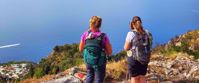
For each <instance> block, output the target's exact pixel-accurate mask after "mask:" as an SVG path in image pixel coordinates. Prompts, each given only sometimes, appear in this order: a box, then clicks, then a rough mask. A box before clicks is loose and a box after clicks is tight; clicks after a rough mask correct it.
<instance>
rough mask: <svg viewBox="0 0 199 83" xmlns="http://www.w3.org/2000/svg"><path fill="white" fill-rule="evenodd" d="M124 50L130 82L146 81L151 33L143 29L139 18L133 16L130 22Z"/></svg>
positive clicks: (144, 82)
mask: <svg viewBox="0 0 199 83" xmlns="http://www.w3.org/2000/svg"><path fill="white" fill-rule="evenodd" d="M130 27H131V31H129V32H128V34H127V37H126V41H125V45H124V50H125V51H127V56H128V57H127V62H128V71H129V73H130V77H131V83H146V78H145V75H146V72H147V66H148V62H149V58H150V53H151V45H152V35H151V33H149V31H147V30H144V29H143V26H142V21H141V18H140V17H138V16H134V17H133V19H132V21H131V23H130Z"/></svg>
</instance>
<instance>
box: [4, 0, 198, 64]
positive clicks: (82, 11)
mask: <svg viewBox="0 0 199 83" xmlns="http://www.w3.org/2000/svg"><path fill="white" fill-rule="evenodd" d="M198 4H199V0H164V1H163V0H161V1H160V0H125V1H124V0H92V1H91V0H84V1H82V0H0V47H2V46H7V47H6V48H0V63H1V62H7V61H10V60H17V61H19V60H30V61H34V62H38V61H39V60H40V59H41V58H43V57H46V56H48V54H50V52H51V51H52V49H53V47H54V46H55V45H63V44H66V43H79V40H80V36H81V34H82V33H83V32H84V31H86V30H87V28H88V24H89V23H88V21H89V19H90V17H91V16H93V15H99V16H101V17H102V19H103V24H102V28H101V29H102V31H103V32H106V33H107V35H108V36H109V38H110V41H111V43H112V46H113V51H114V53H117V52H119V51H121V50H122V49H123V44H124V41H125V37H126V34H127V32H128V31H129V30H130V29H129V22H130V20H131V19H132V17H133V16H135V15H138V16H140V17H141V18H142V20H143V26H144V27H145V28H146V29H148V30H149V31H151V32H152V34H153V37H154V41H153V42H154V44H156V43H166V42H167V41H168V40H170V39H171V38H172V37H174V36H175V35H179V34H183V33H185V32H186V31H188V30H194V29H199V23H198V22H199V6H198ZM10 45H11V46H10Z"/></svg>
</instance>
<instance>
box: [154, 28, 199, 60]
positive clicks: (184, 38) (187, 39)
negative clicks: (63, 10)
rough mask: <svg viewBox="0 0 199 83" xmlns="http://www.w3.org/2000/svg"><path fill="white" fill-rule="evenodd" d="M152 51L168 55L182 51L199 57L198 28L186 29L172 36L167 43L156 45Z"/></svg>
mask: <svg viewBox="0 0 199 83" xmlns="http://www.w3.org/2000/svg"><path fill="white" fill-rule="evenodd" d="M153 52H155V53H162V54H165V55H170V54H173V53H176V52H183V53H187V54H189V55H192V56H194V58H196V59H197V58H199V30H193V31H188V32H187V33H185V34H182V35H179V36H176V37H174V38H172V39H171V40H170V41H169V42H168V43H167V44H164V45H158V46H157V47H156V48H154V50H153Z"/></svg>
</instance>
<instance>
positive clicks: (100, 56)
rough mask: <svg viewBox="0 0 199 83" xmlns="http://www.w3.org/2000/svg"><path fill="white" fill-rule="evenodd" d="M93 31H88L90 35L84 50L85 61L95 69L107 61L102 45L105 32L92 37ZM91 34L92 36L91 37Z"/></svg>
mask: <svg viewBox="0 0 199 83" xmlns="http://www.w3.org/2000/svg"><path fill="white" fill-rule="evenodd" d="M91 34H92V33H91V31H88V37H87V38H86V42H85V48H84V51H83V54H84V62H85V63H86V64H89V65H91V66H92V67H93V68H94V69H98V68H99V66H102V65H103V64H105V63H106V54H105V51H104V48H103V47H102V41H103V37H104V35H105V34H104V33H101V35H100V36H98V37H94V38H92V37H91ZM89 36H90V37H89Z"/></svg>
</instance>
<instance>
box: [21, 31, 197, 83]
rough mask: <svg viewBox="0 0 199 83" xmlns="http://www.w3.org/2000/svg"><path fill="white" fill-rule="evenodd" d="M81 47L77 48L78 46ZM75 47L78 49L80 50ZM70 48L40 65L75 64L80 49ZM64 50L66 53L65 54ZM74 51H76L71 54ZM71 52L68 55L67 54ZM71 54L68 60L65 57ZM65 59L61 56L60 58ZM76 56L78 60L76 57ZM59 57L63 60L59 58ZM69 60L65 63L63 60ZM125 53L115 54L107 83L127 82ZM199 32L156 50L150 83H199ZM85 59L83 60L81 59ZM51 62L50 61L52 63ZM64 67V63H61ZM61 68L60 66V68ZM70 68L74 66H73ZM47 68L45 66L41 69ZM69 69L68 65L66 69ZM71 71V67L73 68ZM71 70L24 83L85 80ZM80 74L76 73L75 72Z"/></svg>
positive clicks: (82, 68) (81, 68)
mask: <svg viewBox="0 0 199 83" xmlns="http://www.w3.org/2000/svg"><path fill="white" fill-rule="evenodd" d="M77 46H78V45H77ZM77 46H75V48H77ZM73 48H74V47H71V46H70V45H69V47H68V48H66V47H63V46H61V49H60V46H58V47H55V48H54V50H53V52H52V53H51V55H50V56H49V57H47V58H45V59H43V60H42V61H41V62H40V63H42V64H44V63H45V64H46V63H47V62H48V64H50V67H54V66H56V65H58V64H61V63H65V62H67V63H73V62H74V61H73V60H72V61H71V62H68V61H70V59H74V58H76V57H77V56H79V55H80V54H79V53H75V51H77V49H75V50H71V49H73ZM63 50H65V51H66V52H65V51H63ZM72 51H74V52H72ZM68 53H69V54H68ZM66 55H70V56H68V57H64V56H66ZM60 56H62V57H60ZM73 56H76V57H73ZM58 57H60V58H58ZM63 57H64V58H69V60H66V59H65V61H63V59H62V58H63ZM125 57H126V53H125V52H124V51H122V52H120V53H118V54H116V55H115V56H114V57H113V58H112V59H111V60H110V61H109V62H108V64H107V71H106V74H107V76H106V78H105V83H128V81H129V80H128V78H129V77H128V72H127V62H126V59H125ZM198 57H199V30H194V31H189V32H187V33H185V34H182V35H179V36H176V37H175V38H173V39H171V41H169V42H168V43H167V44H164V45H159V46H157V47H156V48H154V49H153V53H152V55H151V61H150V63H149V67H148V70H147V75H146V77H147V81H148V82H149V83H199V65H198V64H199V59H198ZM81 58H82V57H80V59H81ZM49 61H50V62H49ZM62 65H63V64H62ZM58 67H59V66H58ZM70 67H71V66H70ZM42 68H44V69H45V67H42ZM67 68H69V66H68V67H67ZM70 69H71V68H70ZM70 69H67V70H65V71H64V72H59V74H54V75H45V76H43V77H42V78H38V79H37V78H32V79H27V80H25V81H23V83H31V82H32V83H41V82H42V83H53V82H58V83H59V82H60V83H62V82H64V83H67V82H74V81H75V82H74V83H81V82H84V81H85V80H84V79H82V78H80V79H79V77H78V76H75V72H74V71H72V73H74V74H71V71H70ZM77 69H78V72H84V73H83V74H84V75H83V77H84V76H85V71H86V69H85V65H84V64H82V65H80V66H78V67H77ZM76 73H77V71H76Z"/></svg>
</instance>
